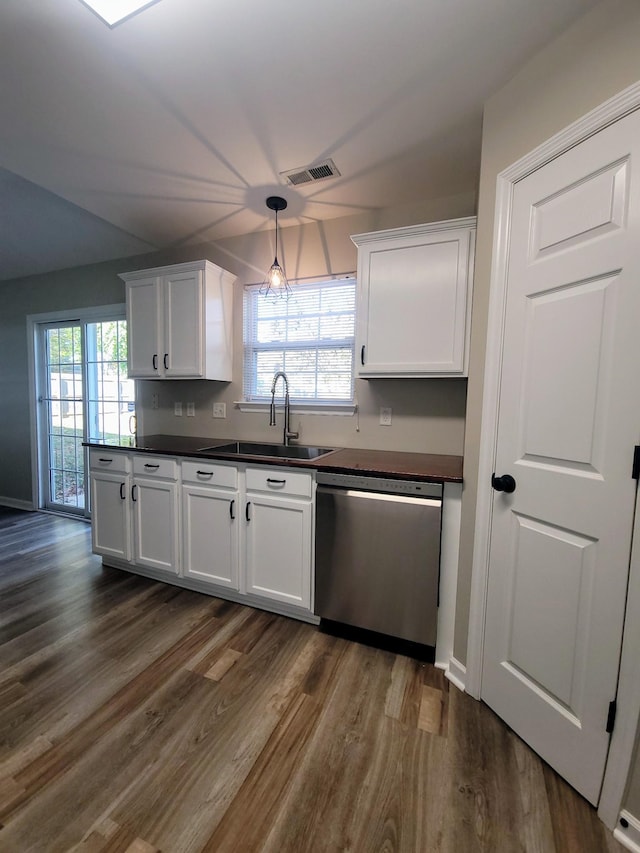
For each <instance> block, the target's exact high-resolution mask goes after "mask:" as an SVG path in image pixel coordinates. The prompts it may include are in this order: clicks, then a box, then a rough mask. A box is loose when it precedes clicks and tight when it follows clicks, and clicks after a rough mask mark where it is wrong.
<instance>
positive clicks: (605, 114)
mask: <svg viewBox="0 0 640 853" xmlns="http://www.w3.org/2000/svg"><path fill="white" fill-rule="evenodd" d="M638 108H640V81H639V82H638V83H634V84H633V85H632V86H629V87H628V88H627V89H624V90H623V91H622V92H620V93H619V94H618V95H615V96H614V97H613V98H610V99H609V100H608V101H606V102H605V103H604V104H602V105H600V106H599V107H596V108H595V109H594V110H592V111H591V112H589V113H587V115H586V116H584V117H583V118H581V119H579V120H578V121H576V122H574V123H573V124H571V125H569V127H567V128H565V129H564V130H562V131H561V132H560V133H557V134H556V135H555V136H552V137H551V138H550V139H548V140H547V141H546V142H544V143H543V144H542V145H539V146H538V147H537V148H535V149H534V150H533V151H531V152H530V153H529V154H527V155H525V156H524V157H522V158H521V159H520V160H518V161H517V162H516V163H514V164H512V165H511V166H509V167H508V168H507V169H505V170H504V171H503V172H500V174H499V175H498V177H497V181H496V205H495V224H494V233H493V251H492V264H491V278H490V285H489V286H490V290H489V314H488V324H487V336H486V342H487V348H486V356H485V369H484V389H483V399H482V415H481V417H482V422H481V431H480V455H479V465H478V489H477V496H476V501H477V505H476V520H475V533H474V542H473V562H472V569H471V599H470V608H469V634H468V643H467V669H466V678H465V689H466V691H467V692H468V693H470V694H471V696H473V697H474V698H476V699H479V698H480V692H481V687H482V658H483V651H484V629H485V620H486V606H487V584H488V576H489V546H490V543H491V525H492V514H493V500H492V495H493V493H492V490H491V488H490V480H491V472H492V471H493V464H494V460H495V454H496V443H497V429H498V400H499V394H500V382H501V360H502V350H503V346H504V332H505V329H504V309H505V304H506V295H507V273H508V259H509V244H510V236H511V234H510V229H511V214H512V205H513V192H514V186H515V184H516V183H517V182H518V181H520V180H522V179H523V178H525V177H526V176H527V175H529V174H531V172H534V171H535V170H537V169H539V168H541V167H542V166H544V165H545V164H546V163H548V162H549V161H551V160H553V159H555V158H556V157H558V156H559V155H560V154H562V153H564V152H565V151H568V150H569V149H570V148H573V147H574V146H575V145H577V144H578V143H580V142H582V141H584V140H585V139H587V138H588V137H589V136H592V135H593V134H595V133H597V132H598V131H600V130H602V129H603V128H605V127H606V126H607V125H609V124H612V123H613V122H615V121H617V120H618V119H621V118H623V117H624V116H625V115H627V114H628V113H630V112H633V111H634V110H636V109H638ZM639 534H640V523H639V522H638V518H637V517H636V527H635V530H634V536H638V535H639ZM638 551H640V542H637V544H636V547H635V548H634V556H633V558H632V561H631V567H630V572H631V576H630V590H629V598H628V602H627V618H626V621H625V629H624V634H623V645H622V659H621V665H620V676H619V688H618V717H617V720H616V729H615V730H614V733H613V736H612V738H611V746H610V750H609V758H608V761H607V765H606V768H605V776H604V783H603V788H602V793H601V797H600V805H599V809H598V814H599V816H600V818H601V820H602V821H603V822H604V823H605V824H607V826H609V827H610V828H612V827H613V826H614V825H615V822H616V820H617V816H618V812H619V810H620V806H621V803H622V798H623V796H624V789H625V785H626V780H627V775H628V773H629V768H630V765H631V758H632V756H633V749H634V744H635V738H636V731H637V728H638V720H639V718H640V659H638V658H637V655H634V644H635V649H637V648H638V644H639V643H640V555H639V554H638ZM634 657H635V659H634Z"/></svg>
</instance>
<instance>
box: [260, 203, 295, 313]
mask: <svg viewBox="0 0 640 853" xmlns="http://www.w3.org/2000/svg"><path fill="white" fill-rule="evenodd" d="M266 204H267V207H268V208H269V210H274V211H275V214H276V252H275V257H274V259H273V263H272V264H271V266H270V268H269V271H268V272H267V277H266V278H265V280H264V282H263V284H262V287H261V288H260V293H261V294H262V296H271V297H276V298H284V299H288V298H289V296H290V295H291V288H290V287H289V282H288V281H287V276H286V274H285V271H284V270H283V268H282V267H281V266H280V264H279V262H278V213H279V211H281V210H286V207H287V201H286V199H284V198H281V197H280V196H279V195H270V196H269V198H268V199H267V201H266Z"/></svg>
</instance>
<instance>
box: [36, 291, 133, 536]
mask: <svg viewBox="0 0 640 853" xmlns="http://www.w3.org/2000/svg"><path fill="white" fill-rule="evenodd" d="M124 309H125V305H124V303H123V302H119V303H115V304H111V305H94V306H91V307H88V308H77V309H70V310H68V311H45V312H43V313H42V314H28V315H27V362H28V372H29V431H30V445H31V495H32V499H31V505H30V506H29V509H31V510H39V509H42V507H43V483H42V476H43V474H42V458H41V456H42V454H41V451H40V443H39V441H38V418H39V413H38V388H37V384H36V368H37V365H38V363H39V359H40V356H41V353H40V352H39V350H38V346H39V344H38V328H39V326H40V325H41V324H42V323H84V322H100V321H101V320H103V319H105V318H106V319H109V318H110V317H111V315H114V316H115V315H119V314H122V317H123V318H124V316H125V314H124ZM78 518H80V519H82V518H83V516H82V515H78ZM84 518H85V519H86V518H87V516H86V515H85V516H84Z"/></svg>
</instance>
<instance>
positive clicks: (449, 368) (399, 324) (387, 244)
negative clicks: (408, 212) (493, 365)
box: [352, 218, 475, 378]
mask: <svg viewBox="0 0 640 853" xmlns="http://www.w3.org/2000/svg"><path fill="white" fill-rule="evenodd" d="M474 227H475V219H474V218H469V219H463V220H453V221H452V222H437V223H432V224H431V225H421V226H413V227H410V228H398V229H392V230H390V231H381V232H377V233H371V234H359V235H356V236H354V237H352V240H353V241H354V243H356V245H357V246H358V312H357V316H358V335H357V344H356V361H357V369H358V374H359V375H360V376H361V377H363V378H374V377H376V376H396V377H422V376H425V377H429V376H433V377H435V376H464V375H466V372H467V350H468V323H467V317H468V314H469V308H470V298H469V297H470V280H471V267H472V256H473V245H474V234H475V231H474Z"/></svg>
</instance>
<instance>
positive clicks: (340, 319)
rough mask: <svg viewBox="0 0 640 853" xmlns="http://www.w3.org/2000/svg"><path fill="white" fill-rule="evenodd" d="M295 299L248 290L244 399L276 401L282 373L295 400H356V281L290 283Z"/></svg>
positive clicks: (322, 401)
mask: <svg viewBox="0 0 640 853" xmlns="http://www.w3.org/2000/svg"><path fill="white" fill-rule="evenodd" d="M290 284H291V290H292V293H291V296H290V297H289V299H278V298H275V299H273V298H268V297H267V298H265V297H264V296H262V295H260V293H259V289H260V285H247V286H246V287H245V290H244V371H243V386H244V399H245V400H247V401H257V402H260V401H267V400H270V399H271V383H272V381H273V375H274V373H276V371H278V370H284V372H285V373H286V374H287V378H288V380H289V394H290V397H291V400H292V401H293V400H299V401H305V402H316V403H340V402H344V403H350V402H351V401H352V400H353V352H354V336H355V298H356V294H355V290H356V282H355V279H354V278H342V279H331V280H328V281H316V282H313V283H312V282H304V283H303V282H298V283H295V282H290Z"/></svg>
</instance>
